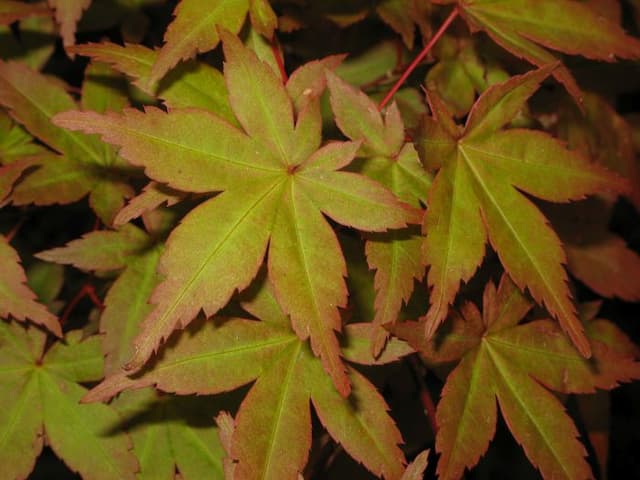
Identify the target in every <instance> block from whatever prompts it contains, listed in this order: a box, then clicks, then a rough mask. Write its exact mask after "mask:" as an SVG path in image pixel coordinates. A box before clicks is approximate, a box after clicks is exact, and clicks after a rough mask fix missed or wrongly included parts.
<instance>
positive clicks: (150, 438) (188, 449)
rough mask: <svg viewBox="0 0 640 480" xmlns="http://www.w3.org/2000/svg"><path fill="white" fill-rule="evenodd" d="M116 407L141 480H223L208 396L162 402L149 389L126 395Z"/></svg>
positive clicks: (119, 399)
mask: <svg viewBox="0 0 640 480" xmlns="http://www.w3.org/2000/svg"><path fill="white" fill-rule="evenodd" d="M112 406H113V407H114V408H115V409H116V410H117V411H118V412H119V413H120V414H121V415H122V417H123V421H122V422H121V423H120V425H122V426H123V427H126V428H127V430H128V432H129V434H130V435H131V438H132V440H133V446H134V450H133V451H134V453H135V454H136V457H137V458H138V462H139V463H140V471H139V472H138V476H137V478H138V479H141V480H142V479H143V480H173V479H174V478H175V477H176V473H175V470H176V468H177V470H178V471H179V472H180V476H181V478H183V479H185V480H198V479H202V478H207V477H212V478H222V457H223V450H222V446H221V445H220V440H219V439H218V430H217V428H215V425H214V423H213V420H212V418H211V417H212V414H213V413H214V412H215V403H212V401H211V398H210V397H178V396H174V397H166V396H165V397H161V396H160V395H158V394H157V393H156V392H154V391H153V390H151V389H144V390H139V391H135V392H127V393H125V394H123V395H121V396H120V397H119V398H118V399H116V400H115V401H114V402H113V403H112Z"/></svg>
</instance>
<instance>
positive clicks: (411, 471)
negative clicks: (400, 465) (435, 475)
mask: <svg viewBox="0 0 640 480" xmlns="http://www.w3.org/2000/svg"><path fill="white" fill-rule="evenodd" d="M428 463H429V450H425V451H424V452H421V453H419V454H418V456H417V457H416V458H414V459H413V462H411V463H410V464H409V465H407V469H406V470H405V471H404V473H403V474H402V478H401V479H400V480H423V478H424V471H425V470H426V469H427V464H428Z"/></svg>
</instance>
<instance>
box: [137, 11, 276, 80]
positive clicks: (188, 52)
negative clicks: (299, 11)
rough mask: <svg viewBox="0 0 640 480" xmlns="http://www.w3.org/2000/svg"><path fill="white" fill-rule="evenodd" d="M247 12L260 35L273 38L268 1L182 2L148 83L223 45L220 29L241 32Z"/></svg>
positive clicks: (273, 18)
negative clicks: (177, 66)
mask: <svg viewBox="0 0 640 480" xmlns="http://www.w3.org/2000/svg"><path fill="white" fill-rule="evenodd" d="M247 12H250V13H251V22H252V24H253V25H254V27H257V30H258V31H259V32H260V33H262V34H267V36H271V35H273V31H274V29H275V28H276V25H277V19H276V16H275V14H274V12H273V10H272V9H271V6H270V5H269V2H268V1H267V0H181V1H180V3H179V4H178V6H177V7H176V9H175V11H174V15H175V18H174V20H173V22H171V24H170V25H169V27H168V28H167V31H166V32H165V35H164V41H165V44H164V45H163V46H162V49H161V50H160V52H159V54H158V57H157V59H156V60H155V63H154V64H153V67H152V69H151V73H150V77H149V84H150V85H152V84H155V83H156V82H157V81H158V80H160V79H161V78H162V77H163V76H164V75H165V74H166V73H167V72H168V71H169V70H170V69H171V68H173V67H174V66H175V65H176V64H177V63H178V62H179V61H181V60H188V59H190V58H192V57H194V56H195V54H196V53H202V52H206V51H208V50H212V49H213V48H215V47H216V45H218V43H219V42H220V36H219V35H218V30H217V28H219V27H223V28H225V29H228V30H231V31H232V32H233V33H238V32H239V31H240V28H241V27H242V25H243V24H244V20H245V17H246V16H247Z"/></svg>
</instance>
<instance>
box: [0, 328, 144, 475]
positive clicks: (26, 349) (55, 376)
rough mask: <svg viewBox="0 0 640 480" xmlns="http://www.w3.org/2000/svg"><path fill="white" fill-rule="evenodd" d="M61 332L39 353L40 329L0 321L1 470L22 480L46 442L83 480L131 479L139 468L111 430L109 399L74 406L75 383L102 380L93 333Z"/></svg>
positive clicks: (123, 439) (79, 390) (81, 391)
mask: <svg viewBox="0 0 640 480" xmlns="http://www.w3.org/2000/svg"><path fill="white" fill-rule="evenodd" d="M81 334H82V332H79V331H74V332H70V333H69V334H67V336H66V337H65V342H66V343H65V344H63V343H56V344H55V345H54V346H53V347H52V348H51V349H50V350H49V351H48V352H47V353H46V354H45V353H44V347H45V341H46V335H44V334H43V333H42V332H40V331H38V330H37V329H34V328H30V329H27V330H25V329H24V328H22V327H21V326H19V325H17V324H15V323H8V322H6V321H1V322H0V358H1V359H2V368H1V369H0V386H1V387H2V392H3V394H2V396H1V397H0V405H1V407H2V408H0V460H1V461H2V462H3V465H4V467H3V469H4V470H3V476H6V478H26V477H27V475H28V474H29V472H30V471H31V469H32V468H33V465H34V462H35V460H36V458H37V456H38V455H39V454H40V451H41V450H42V446H43V443H44V440H45V438H46V442H47V444H48V445H49V446H51V448H52V449H53V451H54V452H55V453H56V454H57V455H58V456H59V457H60V458H61V459H62V460H63V461H64V462H65V463H66V464H67V465H68V466H69V468H71V470H73V471H76V472H78V473H80V474H81V475H82V477H83V478H86V479H96V480H108V479H112V478H122V479H132V480H133V479H134V478H135V471H136V470H137V468H138V465H137V462H136V458H135V456H134V455H133V453H132V452H131V451H130V448H131V442H130V440H129V438H128V437H127V436H126V435H124V434H123V435H118V436H110V435H109V428H110V426H111V425H114V424H117V422H118V421H119V418H118V415H117V413H116V412H115V410H113V409H112V408H111V407H109V406H107V405H100V404H96V405H80V404H79V403H78V402H79V400H80V398H81V397H82V396H84V395H85V394H86V392H87V391H86V389H85V388H83V387H81V386H80V385H78V382H93V381H97V380H99V379H100V378H102V353H101V352H100V346H99V339H98V337H95V336H94V337H91V338H89V339H87V340H84V341H82V342H81V341H80V339H81Z"/></svg>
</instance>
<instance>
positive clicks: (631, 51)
mask: <svg viewBox="0 0 640 480" xmlns="http://www.w3.org/2000/svg"><path fill="white" fill-rule="evenodd" d="M435 3H441V4H451V3H455V4H457V8H459V11H460V13H461V15H462V17H463V18H464V19H465V20H466V22H467V23H468V24H469V26H470V28H471V29H472V30H474V31H478V30H482V31H484V32H486V33H487V34H488V35H489V36H490V37H491V38H492V39H493V40H494V41H495V42H496V43H498V44H499V45H501V46H502V47H503V48H505V49H507V50H509V51H510V52H511V53H513V54H514V55H516V56H518V57H521V58H524V59H526V60H527V61H529V62H531V63H533V64H534V65H537V66H538V67H542V66H543V65H546V64H549V63H553V62H554V61H555V60H556V57H555V56H554V55H553V54H552V53H550V52H549V51H548V50H546V49H545V48H544V47H548V48H552V49H554V50H559V51H561V52H564V53H569V54H574V55H582V56H584V57H587V58H590V59H594V60H603V61H608V62H611V61H614V60H615V59H616V57H617V58H623V59H635V58H640V41H638V40H637V39H636V38H634V37H630V36H628V35H626V34H625V32H624V30H623V29H622V28H621V27H620V26H619V25H617V24H616V23H614V22H612V21H610V20H608V19H607V18H605V17H603V16H602V15H600V14H599V13H598V12H596V11H594V10H593V9H592V8H591V7H590V6H589V5H587V4H585V3H584V2H579V1H576V0H497V1H496V0H435ZM553 75H554V76H555V77H556V79H557V80H558V81H560V82H561V83H562V84H564V86H565V87H566V88H567V90H568V91H569V93H571V95H573V96H574V97H575V98H576V99H578V100H580V101H581V99H582V94H581V92H580V88H579V86H578V84H577V83H576V81H575V79H574V78H573V76H572V75H571V73H570V72H569V70H568V69H567V68H566V67H564V66H559V67H558V68H557V69H556V70H555V71H554V72H553Z"/></svg>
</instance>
